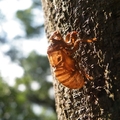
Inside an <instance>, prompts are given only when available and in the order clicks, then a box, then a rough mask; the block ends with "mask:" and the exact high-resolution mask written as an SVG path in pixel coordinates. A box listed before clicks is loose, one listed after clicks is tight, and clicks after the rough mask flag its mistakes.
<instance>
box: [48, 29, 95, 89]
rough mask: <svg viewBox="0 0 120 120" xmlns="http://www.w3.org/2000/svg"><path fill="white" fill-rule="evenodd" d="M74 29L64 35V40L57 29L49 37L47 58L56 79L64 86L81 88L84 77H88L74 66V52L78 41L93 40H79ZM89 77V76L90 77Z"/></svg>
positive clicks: (77, 46)
mask: <svg viewBox="0 0 120 120" xmlns="http://www.w3.org/2000/svg"><path fill="white" fill-rule="evenodd" d="M77 35H78V33H77V32H76V31H73V32H70V33H69V34H67V35H66V37H65V40H64V39H63V37H62V36H61V34H60V32H59V31H55V32H54V33H53V34H52V35H51V36H50V38H49V42H50V45H49V47H48V50H47V54H48V59H49V62H50V64H51V66H52V67H53V68H54V69H53V71H54V74H55V77H56V79H57V80H58V81H59V82H60V83H62V84H63V85H64V86H66V87H68V88H71V89H78V88H82V86H83V85H84V77H83V76H86V77H87V78H89V75H87V74H86V73H85V72H84V71H81V72H79V71H80V70H79V69H78V68H77V67H76V61H75V60H74V58H73V55H74V53H75V52H76V50H77V49H78V48H79V43H80V41H83V42H93V41H94V40H96V38H93V39H92V40H79V39H78V36H77ZM90 78H91V77H90Z"/></svg>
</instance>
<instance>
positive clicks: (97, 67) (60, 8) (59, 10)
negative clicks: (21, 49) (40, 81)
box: [42, 0, 120, 120]
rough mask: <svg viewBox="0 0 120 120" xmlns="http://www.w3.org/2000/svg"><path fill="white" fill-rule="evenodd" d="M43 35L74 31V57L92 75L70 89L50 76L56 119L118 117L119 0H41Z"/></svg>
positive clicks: (115, 119)
mask: <svg viewBox="0 0 120 120" xmlns="http://www.w3.org/2000/svg"><path fill="white" fill-rule="evenodd" d="M42 4H43V10H44V15H45V30H46V33H47V37H49V35H50V33H51V32H53V31H55V30H59V31H60V32H61V34H62V35H63V36H64V35H66V33H67V32H71V31H73V30H75V31H78V32H79V35H80V37H81V38H93V37H96V38H97V42H95V43H89V44H88V43H81V44H80V46H79V50H78V51H77V54H76V56H77V57H76V58H77V61H78V63H79V66H80V67H81V68H82V69H84V70H85V71H86V73H88V74H89V75H90V76H92V77H93V78H94V80H93V81H87V80H86V84H85V86H84V87H83V88H82V89H79V90H70V89H68V88H66V87H64V86H62V85H61V84H60V83H59V82H57V80H54V81H53V82H54V88H55V100H56V110H57V115H58V120H120V0H42Z"/></svg>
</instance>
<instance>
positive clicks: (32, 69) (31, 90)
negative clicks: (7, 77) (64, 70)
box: [0, 52, 56, 120]
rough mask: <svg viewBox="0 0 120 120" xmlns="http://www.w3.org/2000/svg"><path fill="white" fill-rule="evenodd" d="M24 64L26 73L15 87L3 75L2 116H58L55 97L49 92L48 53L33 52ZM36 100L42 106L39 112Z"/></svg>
mask: <svg viewBox="0 0 120 120" xmlns="http://www.w3.org/2000/svg"><path fill="white" fill-rule="evenodd" d="M21 65H22V67H23V68H24V70H25V71H24V75H23V77H21V78H17V79H16V84H15V85H14V86H13V87H10V86H8V85H7V84H6V83H5V82H3V79H2V78H0V91H1V94H0V118H2V119H0V120H3V119H4V120H23V119H24V120H56V114H55V103H54V99H52V98H51V97H50V95H49V93H48V91H49V90H50V88H51V87H52V83H50V82H47V80H46V77H45V76H46V75H48V74H49V72H48V71H49V63H48V60H47V57H46V56H40V55H38V54H37V53H36V52H31V54H30V55H29V56H28V57H27V58H24V59H23V58H22V60H21ZM39 72H40V73H39ZM34 83H36V84H35V86H32V85H33V84H34ZM36 85H37V86H36ZM34 104H35V105H37V106H38V107H39V108H41V112H40V113H39V114H35V111H34V110H33V106H34Z"/></svg>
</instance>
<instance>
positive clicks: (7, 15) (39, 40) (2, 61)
mask: <svg viewBox="0 0 120 120" xmlns="http://www.w3.org/2000/svg"><path fill="white" fill-rule="evenodd" d="M46 50H47V39H46V37H45V31H44V17H43V11H42V6H41V1H40V0H0V120H57V118H56V112H55V103H54V91H53V86H52V77H51V75H50V68H49V62H48V59H47V56H46Z"/></svg>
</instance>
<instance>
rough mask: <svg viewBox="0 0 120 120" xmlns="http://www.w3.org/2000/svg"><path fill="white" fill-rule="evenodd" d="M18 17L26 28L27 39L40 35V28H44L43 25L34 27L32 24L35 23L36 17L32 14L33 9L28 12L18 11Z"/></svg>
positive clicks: (27, 10)
mask: <svg viewBox="0 0 120 120" xmlns="http://www.w3.org/2000/svg"><path fill="white" fill-rule="evenodd" d="M16 15H17V17H18V18H19V19H20V20H21V21H22V23H23V26H24V27H25V31H26V33H27V37H31V36H33V35H36V34H39V33H40V28H41V27H43V25H37V26H34V25H33V24H32V23H34V20H33V17H34V15H33V13H32V8H29V9H26V10H19V11H17V13H16Z"/></svg>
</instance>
